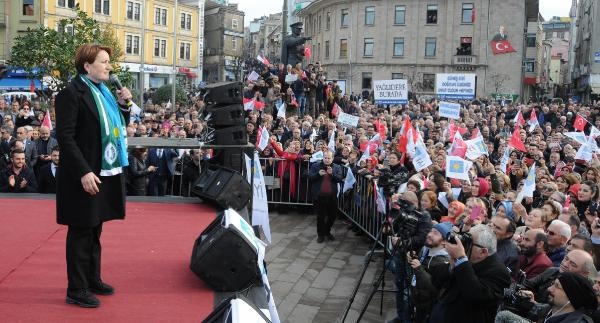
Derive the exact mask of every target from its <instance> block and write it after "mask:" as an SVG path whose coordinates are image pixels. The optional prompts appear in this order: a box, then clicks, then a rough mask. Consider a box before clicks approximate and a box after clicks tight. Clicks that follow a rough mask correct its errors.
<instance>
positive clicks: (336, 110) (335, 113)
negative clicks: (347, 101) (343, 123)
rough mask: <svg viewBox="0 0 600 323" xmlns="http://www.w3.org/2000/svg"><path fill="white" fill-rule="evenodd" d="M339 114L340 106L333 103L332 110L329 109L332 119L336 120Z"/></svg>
mask: <svg viewBox="0 0 600 323" xmlns="http://www.w3.org/2000/svg"><path fill="white" fill-rule="evenodd" d="M339 112H340V106H339V105H338V104H337V103H335V102H334V103H333V108H331V114H332V115H333V117H334V118H337V116H338V114H339Z"/></svg>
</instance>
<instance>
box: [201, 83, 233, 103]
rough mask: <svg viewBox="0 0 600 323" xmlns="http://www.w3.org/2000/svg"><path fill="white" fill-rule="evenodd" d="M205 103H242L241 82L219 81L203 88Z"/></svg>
mask: <svg viewBox="0 0 600 323" xmlns="http://www.w3.org/2000/svg"><path fill="white" fill-rule="evenodd" d="M204 91H205V94H204V103H206V104H217V103H218V104H242V83H241V82H220V83H213V84H209V85H207V86H206V87H205V88H204Z"/></svg>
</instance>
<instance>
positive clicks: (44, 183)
mask: <svg viewBox="0 0 600 323" xmlns="http://www.w3.org/2000/svg"><path fill="white" fill-rule="evenodd" d="M59 158H60V149H59V148H58V146H54V147H52V151H51V152H50V160H51V162H50V163H49V164H46V165H44V166H42V167H41V168H40V171H39V174H38V177H37V178H38V183H39V189H38V191H39V192H40V193H53V194H54V193H56V171H57V170H58V161H59Z"/></svg>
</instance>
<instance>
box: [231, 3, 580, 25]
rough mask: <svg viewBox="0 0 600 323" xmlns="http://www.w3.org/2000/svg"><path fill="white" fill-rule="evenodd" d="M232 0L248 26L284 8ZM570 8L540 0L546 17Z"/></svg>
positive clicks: (277, 4) (563, 15)
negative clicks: (243, 15) (254, 20)
mask: <svg viewBox="0 0 600 323" xmlns="http://www.w3.org/2000/svg"><path fill="white" fill-rule="evenodd" d="M288 1H294V0H288ZM231 2H232V3H238V8H239V9H240V10H241V11H243V12H245V13H246V16H245V17H244V22H245V24H246V26H247V25H248V24H249V23H250V21H252V20H253V19H254V18H259V17H261V16H266V15H269V14H271V13H276V12H281V11H282V8H283V0H231ZM570 8H571V0H540V11H541V13H542V16H543V17H544V19H549V18H551V17H553V16H561V17H566V16H568V15H569V9H570Z"/></svg>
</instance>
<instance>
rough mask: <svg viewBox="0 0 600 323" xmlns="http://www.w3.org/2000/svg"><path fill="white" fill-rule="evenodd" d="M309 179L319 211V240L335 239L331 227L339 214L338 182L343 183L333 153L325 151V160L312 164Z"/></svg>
mask: <svg viewBox="0 0 600 323" xmlns="http://www.w3.org/2000/svg"><path fill="white" fill-rule="evenodd" d="M308 176H309V180H310V182H311V184H312V187H311V193H312V195H311V196H312V200H313V202H314V203H315V210H316V211H317V242H318V243H322V242H323V241H325V237H327V239H329V240H330V241H333V240H335V238H334V237H333V235H332V234H331V227H332V226H333V222H334V221H335V217H336V215H337V213H338V212H337V200H336V197H337V191H338V186H337V185H336V184H337V183H342V176H343V175H342V168H341V167H340V165H336V164H333V153H332V152H331V151H330V150H328V151H326V152H324V153H323V160H322V161H320V162H318V163H314V164H312V165H311V166H310V171H309V174H308Z"/></svg>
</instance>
